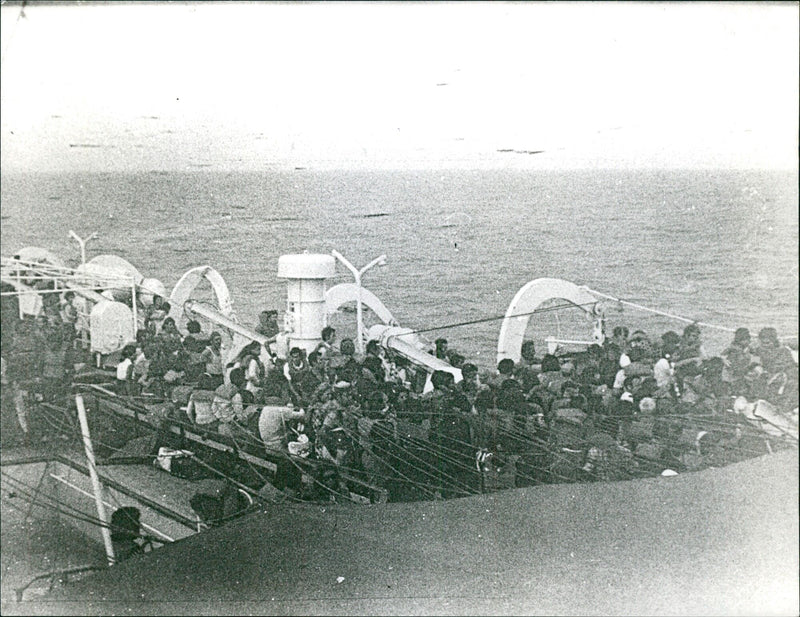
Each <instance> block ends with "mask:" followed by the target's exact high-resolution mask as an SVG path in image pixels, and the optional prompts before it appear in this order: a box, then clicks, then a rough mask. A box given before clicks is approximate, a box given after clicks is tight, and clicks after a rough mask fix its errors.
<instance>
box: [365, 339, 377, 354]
mask: <svg viewBox="0 0 800 617" xmlns="http://www.w3.org/2000/svg"><path fill="white" fill-rule="evenodd" d="M366 351H367V355H368V356H378V355H380V345H378V341H376V340H374V339H373V340H371V341H367V347H366Z"/></svg>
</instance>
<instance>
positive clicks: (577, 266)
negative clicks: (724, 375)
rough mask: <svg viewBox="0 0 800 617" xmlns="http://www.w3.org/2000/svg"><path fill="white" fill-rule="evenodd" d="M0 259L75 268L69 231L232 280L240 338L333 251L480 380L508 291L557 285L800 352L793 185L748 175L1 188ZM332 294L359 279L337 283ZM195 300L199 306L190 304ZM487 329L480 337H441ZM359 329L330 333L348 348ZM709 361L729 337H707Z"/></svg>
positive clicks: (149, 176) (343, 321)
mask: <svg viewBox="0 0 800 617" xmlns="http://www.w3.org/2000/svg"><path fill="white" fill-rule="evenodd" d="M1 229H2V232H1V235H0V240H1V242H2V253H3V255H10V254H12V253H13V252H14V251H16V250H18V249H19V248H21V247H23V246H41V247H45V248H48V249H50V250H51V251H53V252H55V253H56V254H58V255H60V256H61V257H62V258H64V259H65V260H67V261H68V262H72V263H78V261H79V255H80V253H79V248H78V244H77V243H76V242H75V241H74V240H72V239H70V237H69V234H68V232H69V230H74V231H75V232H76V233H78V235H80V236H82V237H86V236H88V235H89V234H90V233H91V232H97V233H98V236H99V237H98V239H96V240H92V241H91V242H90V243H89V244H88V245H87V246H88V256H89V257H91V256H94V255H97V254H101V253H114V254H117V255H120V256H122V257H124V258H126V259H128V260H129V261H130V262H131V263H133V264H134V265H135V266H136V267H137V268H138V269H139V270H140V271H141V272H142V274H143V275H144V276H146V277H156V278H159V279H160V280H162V281H163V282H164V283H165V284H166V285H167V289H168V290H170V289H171V288H172V286H173V285H174V284H175V283H176V282H177V280H178V279H179V278H180V276H181V275H182V274H183V273H184V272H185V271H186V270H188V269H189V268H191V267H194V266H198V265H204V264H208V265H211V266H213V267H214V268H216V269H217V270H218V271H219V272H220V273H221V274H222V276H223V277H224V278H225V280H226V282H227V284H228V287H229V288H230V290H231V294H232V297H233V300H234V306H235V308H236V311H237V314H238V316H239V319H240V321H242V322H243V323H248V324H254V323H255V322H256V321H257V315H258V313H259V311H260V310H262V309H263V308H268V307H269V308H277V309H279V310H282V309H283V308H284V307H285V284H284V283H283V282H282V281H280V280H279V279H277V278H276V270H277V260H278V257H279V256H280V255H282V254H285V253H292V252H300V251H303V250H308V251H310V252H322V253H329V252H330V251H331V249H337V250H338V251H340V252H341V253H343V254H344V255H345V256H346V257H347V258H348V259H349V260H350V261H351V262H352V263H353V264H355V265H356V266H357V267H361V266H362V265H364V264H366V263H367V262H368V261H370V260H372V259H373V258H375V257H377V256H378V255H380V254H384V253H385V254H386V255H387V265H386V266H385V267H382V268H374V269H372V270H370V271H369V272H368V273H367V274H365V276H364V286H365V287H367V288H368V289H370V290H371V291H373V292H374V293H375V294H376V295H377V296H378V297H379V298H381V300H382V301H383V302H384V304H386V306H387V307H388V308H389V309H390V310H391V311H392V313H393V314H394V316H395V317H396V318H397V319H398V321H399V322H400V323H401V325H404V326H407V327H410V328H414V329H423V328H425V329H427V328H434V327H441V329H439V330H433V331H430V332H428V333H426V336H428V337H429V338H431V339H433V338H436V337H438V336H444V337H446V338H448V339H449V341H450V344H451V347H455V348H457V349H459V350H460V351H462V352H463V353H464V354H465V355H466V356H467V357H468V358H469V359H470V360H472V361H476V362H477V363H478V364H479V365H481V366H483V367H489V366H491V365H493V363H494V357H495V350H496V347H497V336H498V333H499V330H500V320H499V319H495V320H489V318H491V317H502V315H503V314H504V313H505V311H506V309H507V307H508V304H509V303H510V302H511V300H512V298H513V297H514V294H515V293H516V292H517V290H518V289H519V288H520V287H521V286H522V285H524V284H525V283H526V282H528V281H530V280H532V279H535V278H539V277H555V278H563V279H567V280H570V281H573V282H575V283H578V284H581V285H587V286H588V287H590V288H592V289H595V290H598V291H601V292H604V293H607V294H610V295H612V296H614V297H617V298H623V299H625V300H628V301H631V302H635V303H639V304H642V305H645V306H648V307H652V308H655V309H659V310H661V311H665V312H668V313H672V314H676V315H680V316H684V317H686V318H689V319H696V320H699V321H703V322H707V323H711V324H717V325H719V326H724V327H729V328H735V327H738V326H748V327H750V328H751V331H757V329H758V328H760V327H763V326H766V325H772V326H775V327H776V328H778V331H779V334H780V335H782V336H788V337H791V336H795V335H796V334H797V321H798V178H797V174H796V173H793V172H766V171H754V172H742V171H705V170H703V171H674V170H669V171H657V170H656V171H653V170H647V171H611V170H608V171H563V172H553V171H507V170H500V171H474V172H471V171H420V172H413V171H403V172H385V171H381V172H352V171H326V172H319V171H313V170H295V171H286V172H274V171H268V172H263V173H209V172H187V173H172V172H150V173H136V174H122V173H95V174H62V175H46V174H35V175H8V174H4V175H3V177H2V227H1ZM337 273H338V275H337V278H336V279H334V280H333V281H332V282H331V284H335V283H337V282H345V281H350V280H352V277H351V276H350V274H349V273H348V272H347V271H346V270H345V268H344V267H342V266H337ZM198 294H199V295H202V292H198ZM575 313H578V311H575V310H573V311H558V312H556V311H554V312H552V313H547V314H545V315H542V316H541V317H537V319H536V320H535V322H534V320H532V323H531V325H530V326H529V329H530V332H529V334H530V336H531V337H532V338H534V340H537V342H538V345H537V347H539V348H540V349H543V343H542V342H541V340H542V337H543V336H544V334H546V333H552V334H561V335H562V336H582V337H585V336H588V334H589V332H590V327H589V325H590V324H589V322H588V321H587V320H586V319H584V318H583V317H580V316H579V315H576V314H575ZM606 313H607V322H608V328H609V332H610V329H611V328H613V326H615V325H617V324H625V325H628V326H629V327H630V328H631V330H633V329H636V328H642V329H644V330H645V331H647V332H648V333H650V334H653V335H660V334H661V333H663V332H664V331H666V330H667V329H674V330H676V331H678V332H680V331H682V329H683V327H684V326H685V325H686V324H685V323H682V322H679V321H674V320H669V319H666V318H662V317H658V316H655V315H652V314H648V313H644V312H639V311H636V310H633V309H630V308H624V309H621V307H620V305H618V304H617V303H614V302H608V303H607V304H606ZM482 319H486V320H487V321H483V322H481V323H475V324H471V325H465V326H459V327H447V326H450V325H452V324H457V323H461V322H468V321H476V320H482ZM352 321H353V315H352V314H349V315H348V314H345V315H341V316H337V318H336V322H335V325H337V327H340V328H341V329H342V332H343V335H344V334H346V333H347V332H348V329H351V326H352ZM703 336H704V340H705V341H706V345H707V347H708V348H709V349H710V350H711V351H720V350H721V349H722V348H724V346H725V345H726V344H727V343H728V342H729V341H730V339H731V338H732V335H731V334H730V333H729V332H726V331H723V330H715V329H711V328H704V329H703Z"/></svg>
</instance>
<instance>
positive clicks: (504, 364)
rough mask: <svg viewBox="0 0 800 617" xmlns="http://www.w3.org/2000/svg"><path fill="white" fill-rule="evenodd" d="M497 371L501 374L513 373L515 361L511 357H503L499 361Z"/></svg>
mask: <svg viewBox="0 0 800 617" xmlns="http://www.w3.org/2000/svg"><path fill="white" fill-rule="evenodd" d="M497 372H498V373H500V374H501V375H511V374H512V373H513V372H514V361H513V360H512V359H511V358H503V359H502V360H500V362H498V363H497Z"/></svg>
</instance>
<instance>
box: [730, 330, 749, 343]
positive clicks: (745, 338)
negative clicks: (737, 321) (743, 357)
mask: <svg viewBox="0 0 800 617" xmlns="http://www.w3.org/2000/svg"><path fill="white" fill-rule="evenodd" d="M733 343H734V345H739V346H741V347H747V346H748V345H749V344H750V330H748V329H747V328H737V329H736V332H734V333H733Z"/></svg>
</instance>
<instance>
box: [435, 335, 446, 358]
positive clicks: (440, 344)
mask: <svg viewBox="0 0 800 617" xmlns="http://www.w3.org/2000/svg"><path fill="white" fill-rule="evenodd" d="M434 344H435V345H436V357H437V358H444V357H445V354H446V353H447V339H446V338H437V339H436V341H434Z"/></svg>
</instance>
